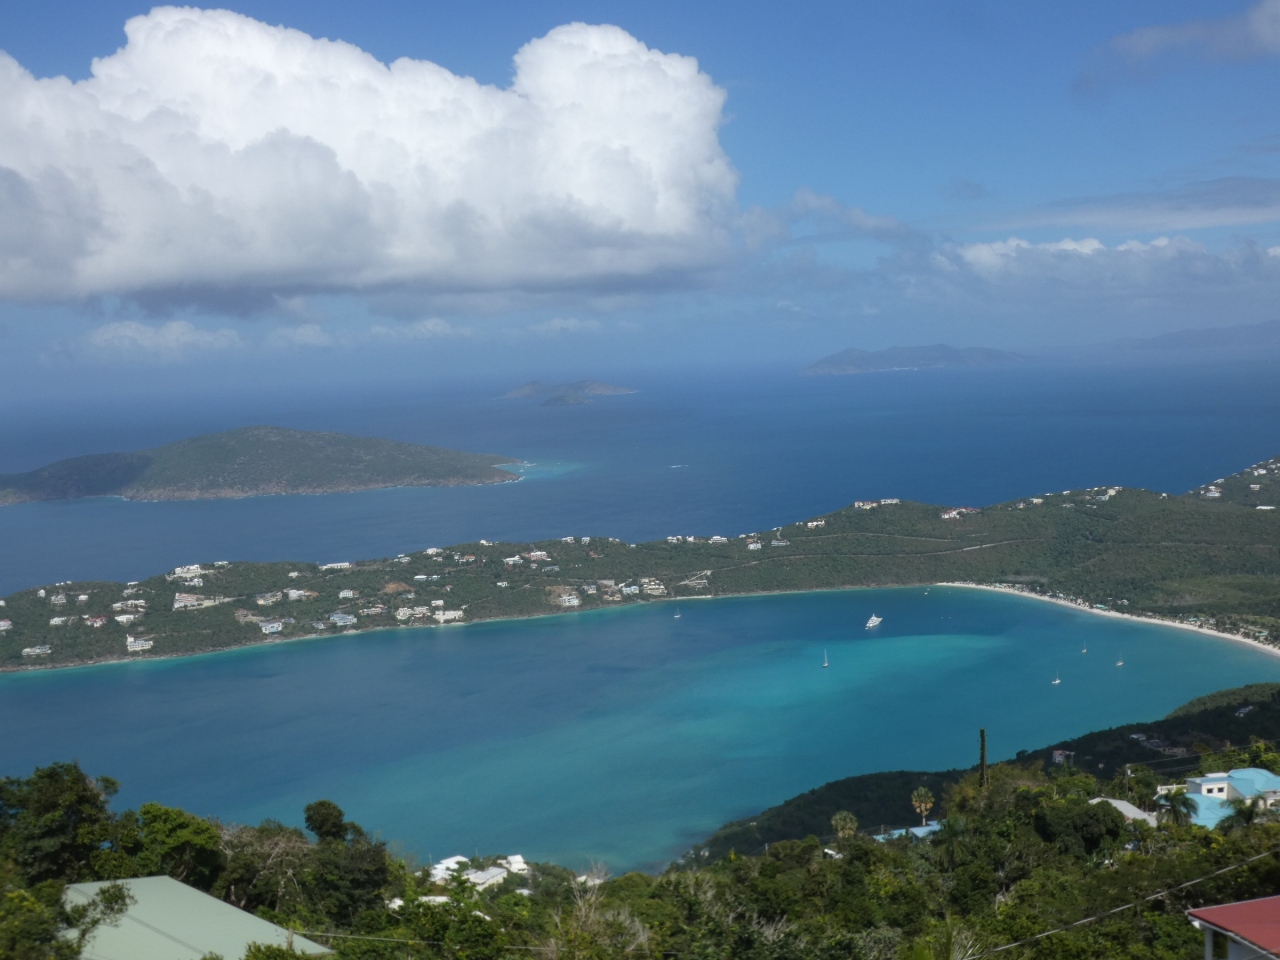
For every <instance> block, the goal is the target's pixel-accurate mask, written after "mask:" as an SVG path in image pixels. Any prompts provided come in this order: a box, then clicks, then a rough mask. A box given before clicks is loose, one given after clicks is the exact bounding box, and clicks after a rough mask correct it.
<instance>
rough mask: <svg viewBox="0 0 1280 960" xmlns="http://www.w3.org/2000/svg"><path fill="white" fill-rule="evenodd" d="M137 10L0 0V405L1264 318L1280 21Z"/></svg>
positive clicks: (798, 357)
mask: <svg viewBox="0 0 1280 960" xmlns="http://www.w3.org/2000/svg"><path fill="white" fill-rule="evenodd" d="M148 10H149V8H148V7H146V6H141V5H135V4H129V3H121V2H116V0H106V2H94V3H87V2H74V0H51V2H44V3H41V4H38V5H37V4H8V5H5V6H4V8H3V9H0V48H2V49H3V50H4V51H6V52H7V54H8V56H9V57H11V58H12V61H11V62H9V63H8V64H7V65H6V66H5V69H4V70H3V71H0V73H3V76H0V90H2V91H3V95H2V96H0V101H7V102H8V103H10V104H11V107H10V109H8V110H7V111H5V110H3V108H0V223H7V227H0V298H3V301H2V302H0V349H2V350H3V357H2V358H0V364H3V367H4V368H5V369H4V373H5V381H6V383H7V384H8V386H7V387H0V390H14V389H23V390H31V389H50V386H49V385H50V384H51V383H56V382H57V381H58V380H59V379H61V377H62V376H63V375H64V374H66V375H68V376H69V380H70V381H72V382H75V383H77V384H88V383H92V384H94V385H95V387H94V388H95V389H126V388H128V385H129V384H132V383H136V382H138V380H139V378H140V377H141V378H142V379H144V380H146V381H147V382H152V383H157V384H160V383H174V384H177V383H190V382H194V381H195V380H199V379H200V378H206V379H210V380H213V379H216V378H225V377H227V376H246V377H248V376H259V375H261V373H262V371H264V370H272V371H279V372H278V373H274V374H273V375H276V376H284V377H288V376H290V375H291V374H290V373H289V372H288V371H290V370H299V369H305V370H308V371H316V370H326V371H341V375H342V376H344V377H347V378H349V379H350V380H351V381H352V382H356V383H358V382H360V381H361V380H362V378H371V377H381V376H385V375H387V373H386V372H387V371H388V370H392V369H394V370H398V371H402V372H406V373H407V372H409V371H415V370H418V369H421V368H422V366H423V364H424V363H425V364H427V365H428V366H430V368H431V369H433V370H436V371H442V370H446V369H447V370H450V371H454V372H458V371H462V372H465V371H468V370H475V369H486V370H494V369H498V370H504V371H505V370H510V371H511V373H512V375H513V376H518V375H523V374H525V373H527V374H528V375H529V376H535V375H540V374H542V373H543V372H544V371H546V370H553V371H555V372H560V371H563V372H564V373H565V374H566V375H571V374H574V373H580V374H581V375H591V374H593V373H594V372H596V371H597V370H599V369H601V368H604V367H610V366H613V367H616V366H619V365H625V363H631V364H638V365H645V364H648V365H653V366H659V365H671V364H677V365H685V366H694V367H696V366H700V365H719V366H725V365H734V364H759V363H764V362H771V361H772V362H784V363H787V362H795V363H801V362H805V361H807V360H809V359H812V358H816V357H817V356H820V355H822V354H824V353H827V352H831V351H832V350H836V349H840V348H842V347H845V346H853V345H857V346H863V347H870V348H875V347H883V346H889V345H892V344H900V343H901V344H910V343H927V342H936V341H940V340H941V341H947V342H951V343H955V344H958V345H971V344H972V345H993V346H1009V347H1013V348H1017V349H1024V350H1032V351H1034V350H1037V349H1050V348H1052V347H1054V346H1056V345H1062V344H1069V343H1078V342H1087V341H1096V340H1106V339H1111V338H1114V337H1120V336H1130V335H1148V334H1155V333H1160V332H1163V331H1166V330H1173V329H1180V328H1185V327H1206V326H1215V325H1228V324H1233V323H1251V322H1259V321H1262V320H1269V319H1273V318H1274V317H1275V313H1274V309H1273V307H1274V304H1275V303H1276V295H1277V293H1278V292H1280V227H1278V221H1280V178H1278V177H1277V166H1278V164H1280V122H1278V121H1280V117H1277V108H1276V103H1277V98H1276V96H1275V90H1276V81H1277V77H1278V71H1280V0H1261V2H1254V3H1225V2H1224V3H1215V4H1204V3H1183V2H1159V3H1156V2H1134V3H1127V4H1122V5H1117V4H1105V3H1091V4H1076V5H1047V4H1027V5H1014V4H995V3H980V2H978V3H963V2H956V3H895V4H889V3H883V4H858V5H849V4H821V3H813V4H804V5H785V6H784V5H779V4H743V3H733V4H729V3H702V4H697V5H688V4H676V3H650V4H644V5H638V4H611V3H544V4H536V5H531V4H520V3H484V2H480V3H476V2H470V3H465V4H464V3H430V4H425V3H408V2H381V3H379V2H365V3H361V4H351V3H324V2H318V3H317V2H309V3H305V4H304V3H298V2H244V3H240V4H237V5H235V6H234V8H233V10H234V12H235V14H238V15H240V16H230V17H229V16H227V15H222V14H214V13H210V12H207V11H203V12H202V11H199V10H186V11H174V10H169V11H168V12H165V11H162V10H158V11H156V12H153V13H150V14H148ZM135 17H142V18H143V19H141V20H134V21H132V23H133V24H134V26H133V27H132V28H131V35H130V37H129V39H128V44H127V46H126V36H125V33H124V28H125V24H126V22H127V21H130V18H135ZM575 23H579V24H588V25H591V26H589V27H577V28H575V27H569V26H565V25H570V24H575ZM602 25H613V26H614V27H616V28H618V29H613V30H607V29H605V28H604V27H603V26H602ZM277 26H283V27H285V28H290V30H287V31H280V30H277V29H276V28H277ZM312 38H328V39H331V40H340V41H344V42H345V43H346V44H348V45H350V46H348V47H342V48H341V49H337V48H335V47H334V46H333V45H332V44H322V43H318V42H317V41H316V40H315V39H312ZM121 48H123V50H122V49H121ZM117 51H121V52H119V53H117ZM518 51H523V52H522V53H521V57H522V58H523V59H522V60H521V61H520V63H521V65H520V66H517V65H515V64H514V63H513V57H514V56H516V55H517V52H518ZM95 57H98V58H105V59H103V60H101V61H99V66H98V67H97V68H96V69H95V68H94V67H93V66H92V65H93V61H94V58H95ZM399 58H409V60H411V61H421V62H420V63H418V64H407V65H402V66H401V67H399V68H397V67H392V68H390V69H387V68H384V67H382V66H380V65H379V64H378V63H377V62H378V61H380V62H381V64H391V63H392V62H393V61H396V60H397V59H399ZM688 58H695V59H696V65H695V64H694V63H693V61H692V60H690V59H688ZM24 69H25V71H28V72H29V75H28V74H25V73H23V70H24ZM57 77H66V78H68V79H67V80H65V81H59V80H54V79H48V78H57ZM264 78H265V79H264ZM464 78H474V81H476V82H475V83H468V82H467V81H465V79H464ZM6 208H7V209H6ZM624 361H625V362H624ZM130 371H132V372H130ZM71 372H73V373H71ZM140 372H141V373H140ZM439 375H443V374H439Z"/></svg>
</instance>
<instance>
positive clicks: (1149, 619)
mask: <svg viewBox="0 0 1280 960" xmlns="http://www.w3.org/2000/svg"><path fill="white" fill-rule="evenodd" d="M933 587H956V588H962V589H966V590H989V591H991V592H993V593H1004V594H1008V595H1010V596H1016V597H1027V598H1029V599H1032V600H1041V601H1044V602H1047V603H1056V604H1058V605H1060V606H1064V607H1069V608H1070V609H1072V610H1078V611H1081V612H1083V613H1091V614H1096V615H1098V616H1107V617H1119V618H1123V619H1129V620H1139V621H1142V622H1144V623H1152V624H1157V625H1160V626H1165V627H1176V628H1177V629H1180V630H1192V631H1194V632H1196V633H1200V634H1203V635H1205V636H1209V637H1214V638H1217V639H1219V640H1233V641H1235V642H1236V643H1245V644H1248V645H1249V646H1250V647H1253V648H1254V649H1257V650H1260V651H1262V652H1264V653H1267V654H1269V655H1271V656H1273V657H1280V647H1276V646H1271V645H1270V644H1266V643H1262V642H1260V641H1258V640H1251V639H1249V638H1248V637H1241V636H1238V635H1236V634H1231V633H1223V632H1222V631H1221V630H1210V629H1209V628H1208V627H1198V626H1194V625H1192V624H1189V623H1179V622H1177V621H1173V620H1162V619H1160V618H1159V617H1154V616H1145V615H1143V614H1139V613H1121V612H1119V611H1117V610H1099V609H1097V608H1095V607H1088V606H1085V605H1083V604H1080V603H1075V602H1072V601H1071V600H1064V599H1060V598H1058V597H1046V596H1044V595H1043V594H1038V593H1032V592H1030V591H1025V590H1018V589H1016V588H1014V587H1008V586H996V585H994V584H986V583H967V582H963V581H940V582H937V583H899V584H880V585H877V586H848V587H811V588H808V589H805V590H756V591H751V592H749V593H722V594H711V595H706V594H704V595H702V596H689V597H663V598H657V599H653V600H647V601H641V602H640V603H635V602H632V603H626V604H622V605H621V606H610V607H603V606H602V607H594V608H591V609H588V610H551V611H548V612H547V613H537V614H523V615H521V616H516V617H484V618H482V619H479V620H468V621H465V622H463V623H403V624H394V625H390V624H389V625H387V626H381V627H372V628H370V629H367V630H343V631H341V632H339V633H309V634H305V635H304V636H298V637H281V638H279V639H270V638H268V639H263V640H254V641H252V642H250V643H242V644H238V645H236V646H233V647H217V648H213V649H209V650H192V651H190V652H187V653H162V654H159V655H154V656H145V657H119V658H108V659H102V660H81V661H77V662H74V663H60V664H56V665H53V664H51V665H49V666H40V665H36V664H31V665H30V666H14V667H0V675H3V674H18V673H47V672H52V671H55V670H77V669H83V668H86V667H104V666H108V665H112V664H126V663H153V662H158V661H163V660H181V659H187V658H190V657H207V656H215V655H218V654H223V653H233V652H235V651H237V650H254V649H258V648H260V647H267V646H272V645H275V644H285V643H299V642H302V641H305V640H337V639H341V638H344V637H361V636H369V635H372V634H375V633H390V632H393V631H398V630H438V629H445V628H449V627H458V628H461V627H469V626H478V625H480V624H485V623H508V622H517V621H521V620H545V619H548V618H555V617H567V616H574V615H581V614H588V613H602V612H605V611H622V610H630V609H633V608H635V607H638V606H641V605H644V606H647V605H649V604H666V603H675V604H677V605H679V604H680V603H682V602H684V601H694V600H704V601H705V600H732V599H740V598H743V597H770V596H798V595H800V594H805V593H843V592H846V591H853V590H909V589H917V588H918V589H926V590H928V589H932V588H933Z"/></svg>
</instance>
